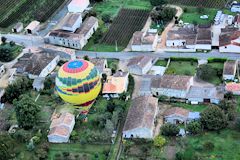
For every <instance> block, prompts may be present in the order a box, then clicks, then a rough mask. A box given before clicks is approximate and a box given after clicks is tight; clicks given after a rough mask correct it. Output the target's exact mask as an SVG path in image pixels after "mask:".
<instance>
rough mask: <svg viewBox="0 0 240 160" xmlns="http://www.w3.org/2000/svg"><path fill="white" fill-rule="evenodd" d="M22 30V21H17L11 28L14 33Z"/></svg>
mask: <svg viewBox="0 0 240 160" xmlns="http://www.w3.org/2000/svg"><path fill="white" fill-rule="evenodd" d="M22 30H23V23H21V22H18V23H17V24H15V26H14V27H13V28H12V32H14V33H19V32H21V31H22Z"/></svg>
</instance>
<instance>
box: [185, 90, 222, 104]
mask: <svg viewBox="0 0 240 160" xmlns="http://www.w3.org/2000/svg"><path fill="white" fill-rule="evenodd" d="M186 98H187V101H188V102H190V103H191V104H198V103H213V104H219V103H220V102H221V100H223V99H224V93H223V91H221V90H220V89H218V88H217V87H197V86H192V87H191V88H190V90H189V92H188V94H187V97H186Z"/></svg>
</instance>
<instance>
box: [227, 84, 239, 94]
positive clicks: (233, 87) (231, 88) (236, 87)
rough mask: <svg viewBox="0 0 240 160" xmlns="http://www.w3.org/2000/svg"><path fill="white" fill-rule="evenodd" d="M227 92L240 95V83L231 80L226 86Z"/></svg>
mask: <svg viewBox="0 0 240 160" xmlns="http://www.w3.org/2000/svg"><path fill="white" fill-rule="evenodd" d="M225 90H226V91H227V92H231V93H233V94H234V95H240V83H235V82H230V83H227V84H226V86H225Z"/></svg>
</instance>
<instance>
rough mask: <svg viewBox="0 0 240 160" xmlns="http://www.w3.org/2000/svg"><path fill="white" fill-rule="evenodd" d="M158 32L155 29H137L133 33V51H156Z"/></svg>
mask: <svg viewBox="0 0 240 160" xmlns="http://www.w3.org/2000/svg"><path fill="white" fill-rule="evenodd" d="M157 42H158V33H157V30H155V29H149V30H148V31H147V32H143V31H136V32H135V33H134V34H133V38H132V43H131V49H132V51H139V52H140V51H149V52H151V51H155V50H156V48H157Z"/></svg>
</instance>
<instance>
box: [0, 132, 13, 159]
mask: <svg viewBox="0 0 240 160" xmlns="http://www.w3.org/2000/svg"><path fill="white" fill-rule="evenodd" d="M14 146H15V143H14V140H13V139H12V138H11V137H10V136H9V135H6V134H1V135H0V160H6V159H11V158H13V157H14V156H15V155H14V154H15V153H14V150H15V149H16V148H15V147H14Z"/></svg>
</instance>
